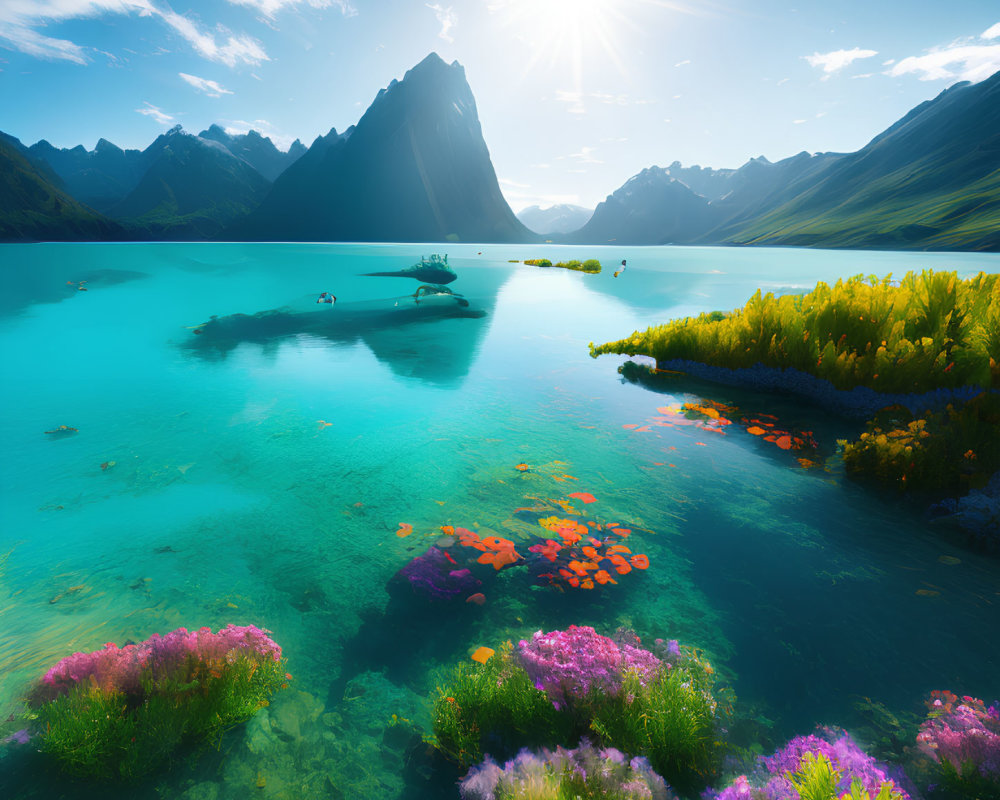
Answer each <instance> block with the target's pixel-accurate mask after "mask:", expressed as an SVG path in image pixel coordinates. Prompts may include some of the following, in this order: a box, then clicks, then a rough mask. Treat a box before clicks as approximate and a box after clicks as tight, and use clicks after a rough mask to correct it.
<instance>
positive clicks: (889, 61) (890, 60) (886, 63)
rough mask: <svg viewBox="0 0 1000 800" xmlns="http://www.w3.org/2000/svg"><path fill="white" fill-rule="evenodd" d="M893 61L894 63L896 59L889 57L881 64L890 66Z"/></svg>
mask: <svg viewBox="0 0 1000 800" xmlns="http://www.w3.org/2000/svg"><path fill="white" fill-rule="evenodd" d="M895 63H896V59H894V58H890V59H889V60H888V61H883V62H882V66H883V67H889V66H892V65H893V64H895Z"/></svg>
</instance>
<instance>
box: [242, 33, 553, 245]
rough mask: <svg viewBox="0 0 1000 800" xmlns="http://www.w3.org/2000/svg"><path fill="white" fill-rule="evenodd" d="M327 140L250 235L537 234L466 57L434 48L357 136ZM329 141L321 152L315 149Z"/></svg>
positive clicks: (299, 166)
mask: <svg viewBox="0 0 1000 800" xmlns="http://www.w3.org/2000/svg"><path fill="white" fill-rule="evenodd" d="M328 138H329V137H324V139H322V140H317V142H315V143H314V144H313V146H312V147H311V148H310V152H309V153H307V154H306V155H304V156H303V157H302V158H301V159H299V161H297V162H296V163H295V164H293V165H292V166H291V167H289V168H288V169H287V170H286V171H285V172H284V173H283V174H282V175H281V176H280V177H279V178H278V179H277V180H276V181H275V183H274V187H273V188H272V190H271V192H270V193H269V195H268V196H267V198H266V199H265V201H264V202H263V203H262V204H261V206H260V208H259V209H257V211H255V212H254V213H253V214H251V215H250V217H249V218H248V219H247V220H246V221H245V222H243V223H241V224H239V225H237V226H235V227H234V229H233V231H232V232H231V233H232V234H233V235H234V236H237V237H239V238H244V237H245V238H248V239H272V240H274V239H277V240H315V241H415V242H425V241H447V240H450V241H480V242H509V241H533V240H535V239H537V237H535V236H534V235H533V234H532V233H531V232H530V231H528V230H527V229H526V228H525V227H524V226H523V225H522V224H521V223H520V222H518V220H517V219H516V217H515V216H514V214H513V212H512V211H511V210H510V207H509V206H508V205H507V202H506V200H504V197H503V195H502V194H501V193H500V187H499V184H498V183H497V178H496V173H495V172H494V170H493V164H492V163H491V161H490V156H489V151H488V150H487V149H486V143H485V142H484V141H483V136H482V129H481V127H480V125H479V118H478V114H477V111H476V102H475V99H474V98H473V96H472V91H471V89H470V88H469V85H468V83H467V82H466V80H465V70H464V69H463V68H462V67H461V66H459V65H458V63H454V64H451V65H450V66H449V65H447V64H445V63H444V62H443V61H442V60H441V59H440V58H439V57H438V56H437V54H434V53H432V54H431V55H429V56H428V57H427V58H425V59H424V60H423V61H422V62H420V64H418V65H417V66H415V67H414V68H413V69H411V70H410V71H409V72H407V73H406V75H405V76H404V78H403V80H402V81H393V82H392V83H391V84H390V85H389V87H388V88H387V89H384V90H382V91H381V92H379V95H378V97H376V99H375V101H374V102H373V103H372V105H371V107H370V108H369V109H368V111H367V112H366V113H365V115H364V116H363V117H362V118H361V120H360V122H358V124H357V126H356V127H355V129H354V130H353V131H352V132H351V133H350V135H349V136H344V137H340V138H338V139H337V140H336V141H334V142H330V141H327V139H328ZM317 147H319V149H320V152H318V153H313V150H315V149H317Z"/></svg>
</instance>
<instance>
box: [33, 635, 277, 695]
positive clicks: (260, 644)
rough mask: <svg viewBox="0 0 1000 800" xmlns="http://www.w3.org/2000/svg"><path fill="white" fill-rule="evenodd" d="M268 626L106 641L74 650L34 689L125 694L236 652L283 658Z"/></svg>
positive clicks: (50, 692)
mask: <svg viewBox="0 0 1000 800" xmlns="http://www.w3.org/2000/svg"><path fill="white" fill-rule="evenodd" d="M267 634H268V631H265V630H262V629H261V628H258V627H256V626H254V625H244V626H240V625H227V626H226V627H225V628H223V629H222V630H220V631H219V632H218V633H212V631H211V629H210V628H200V629H199V630H197V631H188V630H187V628H178V629H177V630H175V631H171V632H170V633H168V634H166V635H165V636H161V635H160V634H158V633H154V634H153V635H152V636H150V637H149V639H147V640H146V641H144V642H140V643H139V644H128V645H125V646H124V647H118V646H117V645H116V644H115V643H114V642H108V643H107V644H106V645H104V649H103V650H95V651H94V652H92V653H74V654H73V655H71V656H67V657H66V658H64V659H62V660H61V661H59V662H58V663H57V664H56V665H55V666H53V667H52V668H51V669H50V670H49V671H48V672H46V673H45V675H44V676H43V677H42V680H41V683H40V684H39V686H38V687H37V690H36V694H37V695H38V697H39V699H41V700H53V699H55V698H56V697H58V696H59V695H62V694H65V693H66V692H68V691H69V690H70V689H72V688H73V687H74V686H76V685H77V684H80V683H84V682H86V683H90V684H91V685H93V686H96V687H98V688H101V689H104V690H112V689H114V690H117V691H120V692H124V693H126V694H136V693H139V692H141V691H142V678H143V676H144V675H152V677H153V679H154V680H157V679H160V678H163V677H166V676H171V675H174V674H176V673H177V671H178V670H181V669H182V668H184V669H189V668H191V667H192V666H193V665H196V664H200V663H205V662H208V661H220V660H221V661H227V662H232V661H233V660H234V659H235V658H236V657H237V656H238V655H241V654H243V655H249V656H251V657H252V658H255V659H258V660H263V659H273V660H274V661H280V660H281V648H280V647H279V646H278V645H277V643H275V642H274V640H272V639H271V638H270V637H269V636H268V635H267Z"/></svg>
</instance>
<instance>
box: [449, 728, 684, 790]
mask: <svg viewBox="0 0 1000 800" xmlns="http://www.w3.org/2000/svg"><path fill="white" fill-rule="evenodd" d="M583 783H586V785H587V788H588V789H589V790H590V791H591V793H592V794H591V796H594V797H603V796H609V797H610V796H613V797H621V798H622V800H673V794H672V793H671V791H670V789H669V787H668V786H667V785H666V783H665V782H664V781H663V778H661V777H660V776H659V775H657V774H656V773H655V772H653V769H652V767H651V766H650V765H649V762H648V761H647V760H646V759H645V758H633V759H631V760H628V759H626V757H625V755H624V754H623V753H621V752H620V751H618V750H615V749H614V748H607V749H603V750H599V749H597V748H596V747H594V746H593V745H592V744H590V742H588V741H587V740H586V739H584V740H582V741H581V742H580V745H579V747H577V748H575V749H572V750H567V749H566V748H563V747H558V748H556V750H555V751H554V752H553V751H551V750H542V751H540V752H539V753H533V752H531V751H529V750H522V751H521V752H520V753H518V754H517V757H516V758H514V759H513V760H511V761H508V762H507V763H506V764H505V765H504V766H503V768H502V769H501V768H500V767H499V766H498V765H497V764H496V762H495V761H493V759H491V758H490V757H489V756H487V757H486V760H485V761H484V762H483V763H482V764H480V765H479V766H476V767H473V768H472V769H471V770H469V774H468V775H466V776H465V779H464V780H463V781H462V782H461V784H460V785H459V793H460V795H461V797H462V800H495V798H496V796H497V795H498V794H501V795H502V796H504V797H526V796H529V794H530V796H531V797H562V796H567V793H568V792H570V791H571V790H573V791H574V793H575V789H573V787H579V786H580V784H583Z"/></svg>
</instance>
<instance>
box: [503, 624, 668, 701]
mask: <svg viewBox="0 0 1000 800" xmlns="http://www.w3.org/2000/svg"><path fill="white" fill-rule="evenodd" d="M517 655H518V658H519V659H520V662H521V666H523V667H524V670H525V672H527V673H528V677H530V678H531V680H532V681H533V682H534V684H535V687H536V688H537V689H539V690H541V691H544V692H545V693H546V694H547V695H548V696H549V699H550V700H551V701H552V703H553V705H554V706H555V707H556V708H562V707H564V706H565V705H566V704H567V702H568V701H570V700H580V699H583V698H584V697H586V696H587V695H588V694H589V693H590V692H591V691H592V690H593V689H599V690H600V691H602V692H605V693H606V694H609V695H616V694H618V692H619V691H620V690H621V687H622V680H623V678H624V676H625V673H626V672H629V671H632V672H635V673H638V675H639V676H640V678H641V679H642V680H643V681H647V680H650V679H651V678H652V677H653V676H654V675H655V674H656V672H657V670H658V669H659V668H660V665H661V664H660V660H659V659H658V658H657V657H656V656H654V655H653V654H652V653H650V652H649V651H648V650H643V649H641V648H639V647H635V646H633V645H631V644H620V645H619V644H616V643H615V641H614V640H612V639H610V638H608V637H607V636H601V635H600V634H599V633H597V632H596V631H595V630H594V629H593V628H589V627H578V626H576V625H570V626H569V628H567V629H566V630H565V631H552V632H551V633H542V632H541V631H537V632H536V633H535V634H534V636H532V639H531V641H530V642H527V641H524V640H522V641H521V642H519V643H518V653H517Z"/></svg>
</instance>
